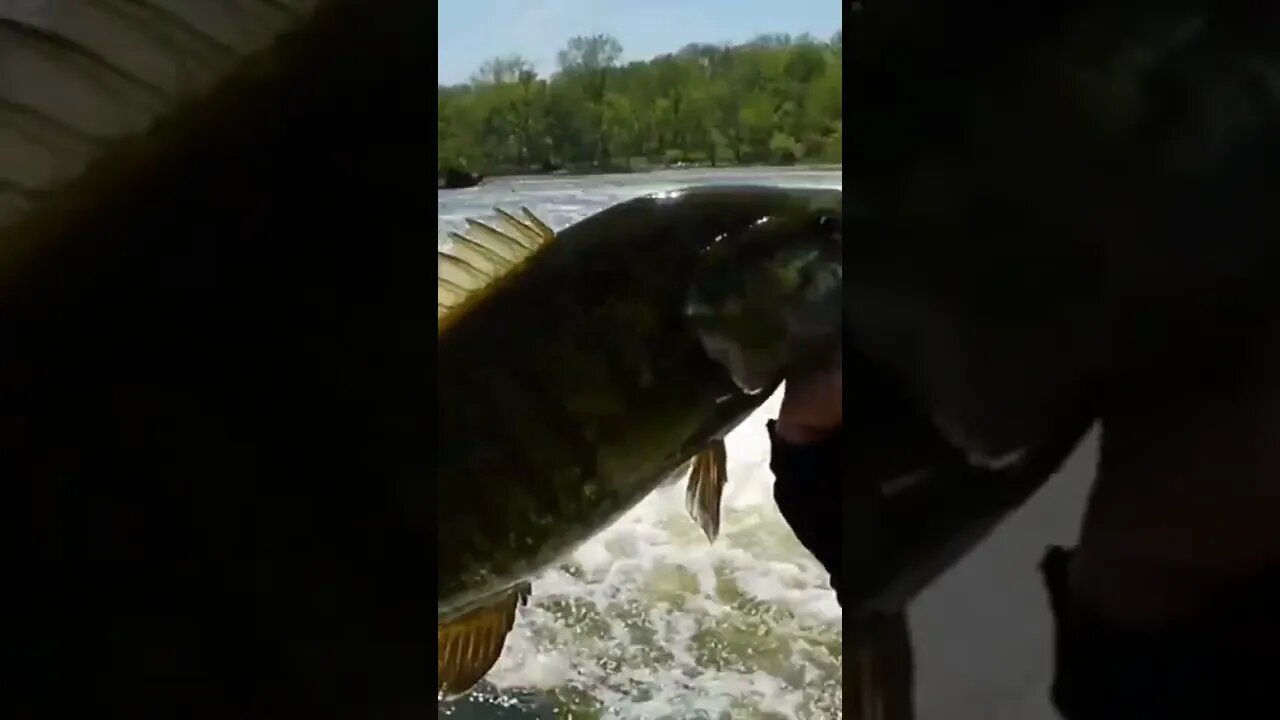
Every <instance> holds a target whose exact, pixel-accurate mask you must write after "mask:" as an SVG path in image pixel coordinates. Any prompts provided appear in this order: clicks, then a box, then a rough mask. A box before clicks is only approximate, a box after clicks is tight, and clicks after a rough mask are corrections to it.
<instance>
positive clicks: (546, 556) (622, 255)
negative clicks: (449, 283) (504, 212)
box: [437, 187, 839, 618]
mask: <svg viewBox="0 0 1280 720" xmlns="http://www.w3.org/2000/svg"><path fill="white" fill-rule="evenodd" d="M814 193H817V194H814ZM838 196H839V193H838V192H834V193H832V192H830V191H827V192H822V191H807V192H796V191H786V190H780V189H766V188H739V187H719V188H717V187H709V188H700V189H694V190H688V191H683V192H681V193H678V194H668V195H658V196H648V197H643V198H638V199H635V200H632V201H629V202H626V203H623V204H621V205H618V206H615V207H613V208H610V209H608V210H605V211H603V212H601V213H599V214H597V215H594V216H591V217H589V218H587V219H585V220H583V221H581V222H579V223H577V224H575V225H573V226H570V227H569V228H566V229H565V230H563V231H561V232H560V233H558V235H557V237H556V238H555V240H553V241H551V242H550V243H549V244H548V245H547V246H546V247H544V248H543V249H541V250H539V251H538V252H537V253H536V254H535V255H534V256H533V257H532V258H530V259H529V260H528V262H527V266H526V267H523V268H521V269H519V270H517V271H515V272H513V273H512V274H511V276H510V277H505V278H502V279H500V280H499V281H498V285H497V287H496V288H495V289H494V290H493V292H492V293H491V294H490V295H488V296H487V297H484V298H482V299H481V300H480V301H479V302H477V303H476V305H474V306H473V307H471V308H469V309H468V310H467V311H466V313H465V315H463V317H462V318H461V319H460V320H458V321H457V322H456V323H454V324H453V325H452V326H451V327H450V328H449V329H448V330H446V331H444V332H442V334H441V337H440V339H439V345H438V362H439V366H438V367H439V371H438V372H439V374H438V395H437V398H438V404H437V408H438V416H437V420H438V428H439V429H438V441H439V444H438V447H439V451H440V454H439V458H438V460H437V472H438V479H437V503H438V536H437V537H438V543H439V544H438V553H437V567H438V581H439V593H438V596H439V613H440V617H442V618H444V617H447V616H448V615H449V614H451V613H453V612H456V611H457V610H458V609H459V608H462V607H465V606H466V605H467V603H468V602H469V601H472V600H474V599H476V598H477V597H479V596H482V595H485V594H486V593H491V592H493V591H494V590H495V589H498V588H501V587H505V586H509V585H511V584H512V583H514V582H516V581H518V580H520V579H522V578H525V577H528V576H529V575H530V574H532V573H534V572H536V571H538V570H540V569H542V568H544V567H546V566H547V565H549V564H550V563H552V562H554V561H555V560H557V559H558V558H560V557H562V556H563V555H564V554H565V553H566V552H567V551H569V550H571V549H572V548H573V547H575V546H576V545H577V544H579V543H581V542H582V541H584V540H586V539H587V538H589V537H590V536H592V535H593V534H594V533H596V532H598V531H599V530H600V529H602V528H603V527H605V526H606V525H608V524H609V523H610V522H611V521H612V520H614V519H616V518H617V517H618V516H619V515H620V514H621V513H623V512H624V511H626V510H627V509H628V508H630V507H632V506H633V505H635V504H636V503H637V502H638V501H640V500H641V499H642V498H644V497H645V496H646V495H647V494H648V493H649V492H650V491H652V490H653V489H654V488H655V487H656V486H657V485H658V484H659V483H660V482H661V481H662V480H664V479H665V478H666V477H668V476H669V475H670V474H671V473H672V472H673V471H675V470H676V469H677V468H679V467H680V466H681V465H683V464H684V463H685V462H686V461H688V460H689V459H690V458H691V457H692V456H693V455H694V454H695V453H696V452H697V451H699V450H700V449H702V447H704V446H705V444H706V443H707V441H708V440H709V439H712V438H716V437H719V436H722V435H723V434H724V433H726V432H727V431H728V430H729V429H731V428H732V427H733V426H734V425H736V424H737V423H738V422H740V421H741V420H742V419H743V418H744V417H745V416H746V415H747V414H749V413H750V412H751V411H752V410H753V409H754V408H756V407H757V406H758V405H759V403H760V402H762V401H763V400H764V399H765V398H766V397H767V396H768V393H760V394H756V395H749V394H746V393H744V392H742V391H741V390H739V389H738V387H737V386H735V385H734V384H733V382H732V380H731V378H730V376H729V375H728V373H726V371H725V369H724V367H723V366H722V365H720V364H719V363H717V362H715V361H713V360H712V359H710V358H709V357H708V355H707V353H706V352H705V350H704V349H703V347H702V346H701V345H700V343H699V341H698V339H697V337H696V335H695V334H694V333H693V332H691V331H690V329H689V327H688V323H687V322H686V318H685V317H684V311H685V306H686V302H687V299H688V294H689V288H690V285H691V283H692V282H693V274H694V270H695V268H696V267H697V266H698V264H699V262H700V258H701V256H702V254H703V252H704V251H705V250H706V249H707V247H708V246H710V245H711V244H714V243H715V242H717V240H718V239H721V238H723V237H725V236H728V235H732V234H735V233H738V232H740V231H741V230H742V229H743V228H745V227H749V226H750V225H751V224H752V223H754V222H756V221H757V220H759V219H760V218H762V217H765V216H768V215H771V214H777V213H788V212H793V211H797V210H800V209H807V208H808V207H809V204H810V203H811V202H812V200H813V198H815V197H819V198H825V199H826V201H827V202H828V203H829V204H831V205H833V206H834V207H835V208H838V207H839V197H838ZM837 211H838V210H837Z"/></svg>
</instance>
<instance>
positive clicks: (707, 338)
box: [698, 333, 782, 395]
mask: <svg viewBox="0 0 1280 720" xmlns="http://www.w3.org/2000/svg"><path fill="white" fill-rule="evenodd" d="M698 339H699V340H700V341H701V342H702V349H703V350H705V351H706V353H707V355H708V356H709V357H710V358H711V359H712V360H715V361H716V362H717V363H719V364H720V365H722V366H723V367H724V368H725V370H727V371H728V372H729V377H730V378H732V379H733V384H734V385H737V386H738V389H739V390H741V391H742V392H744V393H746V394H747V395H758V394H759V393H761V392H764V391H765V390H767V389H769V388H771V387H774V386H776V385H777V384H778V382H779V377H780V376H781V374H782V370H781V364H780V363H779V362H778V361H777V360H775V359H773V358H769V357H765V356H764V354H762V353H760V352H755V351H751V350H748V349H747V348H745V347H743V346H742V344H741V343H738V342H735V341H733V340H730V339H728V338H726V337H724V336H723V335H719V334H716V333H698Z"/></svg>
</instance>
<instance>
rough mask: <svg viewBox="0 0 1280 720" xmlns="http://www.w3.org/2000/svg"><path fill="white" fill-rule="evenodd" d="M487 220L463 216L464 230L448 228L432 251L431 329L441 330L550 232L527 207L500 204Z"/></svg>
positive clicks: (521, 261)
mask: <svg viewBox="0 0 1280 720" xmlns="http://www.w3.org/2000/svg"><path fill="white" fill-rule="evenodd" d="M494 211H495V212H496V213H497V215H496V217H495V218H494V219H493V220H492V221H490V222H487V223H486V222H483V221H480V220H474V219H471V218H468V219H467V221H466V223H467V229H466V232H463V233H457V232H450V233H449V239H450V240H451V242H450V244H449V245H448V246H447V247H443V248H441V249H439V250H438V251H437V252H436V312H437V315H436V331H437V333H443V332H444V331H445V328H446V327H448V326H449V325H450V324H451V323H452V322H453V321H455V320H456V319H457V318H459V317H462V315H464V314H465V313H466V311H467V308H468V307H469V306H470V305H471V304H472V303H473V302H475V301H476V300H478V299H480V298H482V297H484V296H485V295H486V294H488V292H489V291H490V290H492V289H493V288H494V286H495V284H496V283H497V282H498V281H499V280H501V279H502V278H504V277H507V276H508V275H509V274H511V273H513V272H517V271H519V268H520V266H521V265H523V264H524V262H525V261H526V260H528V259H529V258H530V257H532V256H533V255H534V254H535V253H537V252H538V250H539V249H540V248H541V247H542V246H543V245H545V244H547V243H548V242H550V241H552V240H554V239H555V237H556V234H555V232H554V231H553V230H552V229H551V228H550V227H549V226H548V225H547V224H546V223H544V222H542V221H541V220H539V219H538V217H537V216H536V215H534V214H533V212H532V211H530V210H529V208H527V207H524V206H523V205H521V206H520V211H521V212H522V213H523V214H524V218H523V219H522V218H518V217H516V216H515V215H512V214H511V213H509V212H506V211H504V210H502V209H500V208H494Z"/></svg>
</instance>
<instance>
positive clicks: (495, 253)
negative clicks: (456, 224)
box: [449, 232, 520, 270]
mask: <svg viewBox="0 0 1280 720" xmlns="http://www.w3.org/2000/svg"><path fill="white" fill-rule="evenodd" d="M449 238H450V239H452V240H453V247H455V248H458V249H460V250H463V251H466V252H473V253H475V254H476V256H477V257H479V258H483V259H484V261H485V262H489V263H492V264H493V265H494V266H496V267H498V268H500V269H502V270H506V269H507V268H509V267H511V266H512V265H514V264H516V262H518V261H519V259H520V258H519V256H518V255H517V256H515V257H512V256H510V255H508V254H507V253H504V252H500V251H499V250H498V249H497V247H495V246H494V245H482V244H480V243H478V242H476V241H475V240H472V239H471V238H470V237H468V236H466V235H463V234H462V233H456V232H450V233H449ZM495 245H496V243H495ZM473 264H474V263H473Z"/></svg>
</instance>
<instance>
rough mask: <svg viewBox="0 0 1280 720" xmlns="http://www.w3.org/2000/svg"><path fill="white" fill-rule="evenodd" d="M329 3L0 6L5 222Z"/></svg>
mask: <svg viewBox="0 0 1280 720" xmlns="http://www.w3.org/2000/svg"><path fill="white" fill-rule="evenodd" d="M318 2H319V0H35V1H33V2H17V3H12V2H9V3H6V2H0V184H2V185H3V187H0V229H3V228H4V227H5V226H7V225H8V224H9V223H10V222H12V221H14V220H15V219H16V218H17V217H19V216H20V215H21V214H22V213H24V212H27V211H29V210H31V209H32V208H33V206H34V205H35V203H34V202H33V200H34V199H36V198H37V197H39V196H38V195H37V194H32V193H24V194H19V193H14V192H13V188H27V189H30V190H33V191H46V190H52V189H55V188H56V187H57V186H59V185H61V184H62V183H65V182H67V181H70V180H72V179H73V178H75V177H76V176H78V175H79V174H80V173H81V171H82V170H83V169H84V168H85V167H86V166H87V165H88V164H89V163H90V162H91V161H93V160H94V159H95V158H96V157H98V156H99V155H100V154H101V153H103V152H104V151H105V150H106V149H107V148H108V147H109V146H110V145H111V143H112V141H116V140H123V139H126V138H129V137H132V136H136V135H139V134H141V133H144V132H146V131H147V130H148V129H150V127H151V126H152V124H153V123H154V122H155V121H156V119H157V118H159V117H161V116H163V115H164V114H166V113H168V112H169V111H171V110H172V109H173V108H175V107H177V106H178V104H179V103H180V102H182V101H184V100H187V99H192V98H196V97H199V96H200V95H202V94H204V93H206V92H207V91H208V90H209V89H211V88H212V87H214V86H215V85H216V83H217V82H218V81H219V80H220V79H222V78H224V77H226V76H228V75H229V74H231V73H232V72H233V71H234V70H235V69H236V68H237V67H238V66H239V65H240V64H241V63H242V62H246V61H251V60H250V58H251V57H252V56H253V55H254V53H255V52H257V51H259V50H262V49H263V48H266V47H267V46H269V45H271V44H272V43H273V42H274V41H275V39H276V38H277V37H279V36H281V35H282V34H284V33H286V32H288V31H290V30H292V29H294V28H297V27H299V26H301V25H303V24H304V23H306V22H307V20H308V19H309V18H310V17H311V14H312V11H313V9H314V8H315V7H316V5H317V4H318Z"/></svg>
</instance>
